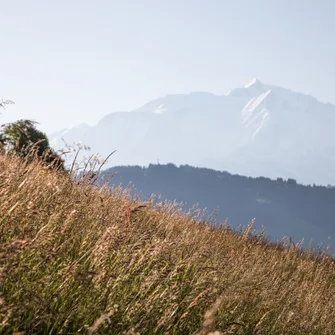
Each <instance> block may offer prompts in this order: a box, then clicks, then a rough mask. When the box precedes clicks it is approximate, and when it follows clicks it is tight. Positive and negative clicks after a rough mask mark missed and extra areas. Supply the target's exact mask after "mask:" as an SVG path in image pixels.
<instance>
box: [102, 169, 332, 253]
mask: <svg viewBox="0 0 335 335" xmlns="http://www.w3.org/2000/svg"><path fill="white" fill-rule="evenodd" d="M111 176H113V178H112V179H110V177H111ZM109 180H110V182H109V186H110V187H113V186H118V185H120V183H121V184H122V185H123V186H124V187H126V186H128V185H134V190H133V193H134V194H135V195H139V196H141V197H142V198H144V199H148V198H149V197H150V196H151V195H152V194H155V195H156V196H157V197H158V201H164V200H165V199H169V200H171V201H174V200H176V201H177V202H182V203H183V204H184V205H183V206H184V207H183V209H184V210H188V209H190V208H192V207H193V206H194V205H195V204H198V208H199V209H202V208H207V209H208V212H207V214H211V213H212V212H214V213H215V219H216V224H218V225H220V224H222V223H223V222H224V221H225V220H226V219H227V223H228V225H230V226H231V227H234V228H235V229H236V228H238V227H239V226H240V227H241V228H242V229H243V228H245V227H246V226H247V224H248V222H251V221H252V219H254V218H255V219H256V220H255V223H254V228H255V229H256V230H257V232H258V233H260V232H261V230H262V229H263V228H265V229H266V235H267V236H269V237H270V238H271V239H272V240H275V241H276V240H281V239H282V238H283V237H284V236H286V237H288V238H292V240H293V241H295V242H297V241H299V240H301V239H302V238H304V242H305V244H304V246H309V245H310V246H313V247H316V246H317V245H318V244H319V243H322V245H323V247H325V246H327V245H331V246H332V248H331V252H335V245H334V242H333V240H334V236H335V224H334V220H335V206H334V203H335V188H333V187H321V186H302V185H299V184H297V183H296V182H295V181H294V180H293V179H289V180H287V181H285V180H283V179H281V178H278V179H277V180H270V179H268V178H264V177H259V178H251V177H242V176H239V175H232V174H230V173H228V172H219V171H215V170H210V169H204V168H194V167H191V166H180V167H176V166H174V165H173V164H167V165H161V164H160V165H153V164H151V165H149V167H145V168H142V167H139V166H118V167H114V168H111V169H107V170H105V171H103V172H102V174H101V175H100V179H99V182H100V183H101V184H104V183H106V182H108V181H109ZM159 197H160V198H159ZM159 199H161V200H159ZM329 237H332V238H331V239H329ZM288 240H289V239H288Z"/></svg>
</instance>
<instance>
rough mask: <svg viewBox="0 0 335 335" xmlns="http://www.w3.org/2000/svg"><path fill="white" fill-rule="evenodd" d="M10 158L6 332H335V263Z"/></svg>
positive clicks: (2, 204) (4, 236)
mask: <svg viewBox="0 0 335 335" xmlns="http://www.w3.org/2000/svg"><path fill="white" fill-rule="evenodd" d="M129 199H130V197H129V192H128V191H127V190H122V189H120V188H118V189H115V190H113V191H110V190H107V189H106V188H99V189H98V188H95V187H92V185H90V183H87V182H82V183H78V182H77V181H75V180H74V179H73V178H71V177H70V175H69V174H67V173H60V172H56V171H52V170H48V169H44V168H43V166H42V165H41V164H39V163H33V164H26V163H25V162H24V161H22V160H20V159H19V158H13V157H5V156H1V155H0V333H1V334H12V333H18V332H22V334H72V333H82V334H94V333H97V334H211V333H212V334H214V333H215V334H334V332H335V318H334V310H335V294H334V292H335V265H334V260H333V259H331V258H329V257H326V256H324V255H313V254H312V253H309V252H301V251H300V250H298V249H297V247H296V246H294V245H292V246H291V247H282V246H279V245H274V244H269V243H267V242H266V241H264V240H263V239H262V237H259V238H255V237H253V236H252V235H251V234H250V229H251V227H250V228H249V229H248V230H246V231H245V232H243V233H241V234H237V233H233V232H232V231H231V230H230V229H229V228H228V227H225V226H223V227H221V228H213V227H211V226H210V225H208V224H206V223H200V219H199V218H198V217H197V216H198V214H199V213H197V212H193V213H189V215H185V213H181V212H180V210H179V207H178V205H176V204H173V203H165V204H158V205H155V206H153V205H152V204H151V203H150V202H148V203H141V202H140V201H138V200H136V199H134V200H129Z"/></svg>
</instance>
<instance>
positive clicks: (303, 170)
mask: <svg viewBox="0 0 335 335" xmlns="http://www.w3.org/2000/svg"><path fill="white" fill-rule="evenodd" d="M334 125H335V106H334V105H332V104H329V103H328V104H325V103H322V102H320V101H318V100H317V99H315V98H314V97H312V96H309V95H305V94H301V93H296V92H292V91H290V90H288V89H284V88H280V87H276V86H272V85H265V84H263V83H262V82H260V81H259V80H257V79H253V80H252V81H251V82H250V83H248V84H247V85H245V86H244V87H241V88H237V89H234V90H232V91H231V92H230V93H228V94H226V95H214V94H211V93H202V92H196V93H190V94H177V95H168V96H166V97H163V98H159V99H156V100H153V101H151V102H149V103H147V104H146V105H144V106H142V107H140V108H139V109H136V110H134V111H131V112H117V113H111V114H109V115H107V116H105V117H104V118H103V119H101V120H100V121H99V122H98V124H97V125H95V126H88V125H85V124H82V125H79V126H76V127H74V128H71V129H68V130H62V131H60V132H57V133H55V134H51V135H49V138H50V143H51V145H52V146H53V147H54V148H55V149H57V150H58V149H62V148H64V141H65V142H66V143H68V144H72V143H74V142H76V143H77V142H81V143H83V144H85V145H88V146H90V147H91V151H92V152H98V153H100V154H101V155H102V156H107V155H108V154H109V153H110V152H111V151H113V150H117V152H116V153H115V154H114V155H113V156H112V158H111V159H110V161H109V163H108V164H109V165H108V166H115V165H141V166H148V164H149V163H157V162H160V163H174V164H177V165H180V164H189V165H193V166H199V167H208V168H213V169H216V170H221V171H229V172H232V173H237V174H240V175H245V176H253V177H258V176H265V177H270V178H277V177H283V178H293V179H296V180H297V181H298V182H301V183H304V184H318V185H328V184H331V185H335V173H334V172H335V132H334V131H333V128H334Z"/></svg>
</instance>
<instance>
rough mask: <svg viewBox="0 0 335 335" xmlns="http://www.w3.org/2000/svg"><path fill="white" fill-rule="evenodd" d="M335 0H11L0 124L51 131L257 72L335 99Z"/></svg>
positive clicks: (1, 60) (3, 30)
mask: <svg viewBox="0 0 335 335" xmlns="http://www.w3.org/2000/svg"><path fill="white" fill-rule="evenodd" d="M334 13H335V1H334V0H329V1H328V0H319V1H316V0H314V1H312V0H278V1H276V0H272V1H271V0H263V1H262V0H245V1H242V0H241V1H239V0H229V1H228V0H226V1H225V0H119V1H114V0H106V1H99V0H90V1H87V0H77V1H75V0H57V1H48V0H40V1H38V0H29V1H28V0H21V1H18V0H0V43H1V46H0V66H1V67H0V69H1V70H0V71H1V72H0V77H1V81H0V98H2V97H3V98H4V99H12V100H14V101H15V102H16V105H15V106H10V107H9V108H8V109H7V110H6V111H4V113H3V116H2V117H0V123H3V122H7V121H9V120H12V119H17V118H32V119H36V120H37V121H39V122H40V123H41V128H42V129H44V130H46V131H48V132H50V131H53V130H57V129H60V128H63V127H67V126H69V125H74V124H78V123H81V122H87V123H91V124H94V123H95V122H97V121H98V120H99V118H101V117H102V116H104V115H106V114H107V113H110V112H113V111H118V110H131V109H133V108H136V107H139V106H140V105H142V104H144V103H146V102H148V101H149V100H151V99H153V98H156V97H159V96H163V95H166V94H171V93H188V92H190V91H209V92H213V93H217V94H224V93H226V92H227V91H229V90H230V89H233V88H235V87H240V86H243V85H244V84H245V83H246V82H247V81H248V80H249V79H251V78H252V77H258V78H260V79H261V80H262V81H263V82H264V83H269V84H274V85H279V86H283V87H286V88H291V89H293V90H296V91H300V92H303V93H308V94H312V95H314V96H315V97H317V98H318V99H320V100H322V101H325V102H332V103H335V83H334V81H335V20H334Z"/></svg>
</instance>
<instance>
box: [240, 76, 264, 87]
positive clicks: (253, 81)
mask: <svg viewBox="0 0 335 335" xmlns="http://www.w3.org/2000/svg"><path fill="white" fill-rule="evenodd" d="M263 86H264V85H263V83H262V82H261V81H260V80H259V79H257V78H253V79H251V80H250V81H249V82H247V83H246V84H245V85H244V88H249V87H253V88H262V87H263Z"/></svg>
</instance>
